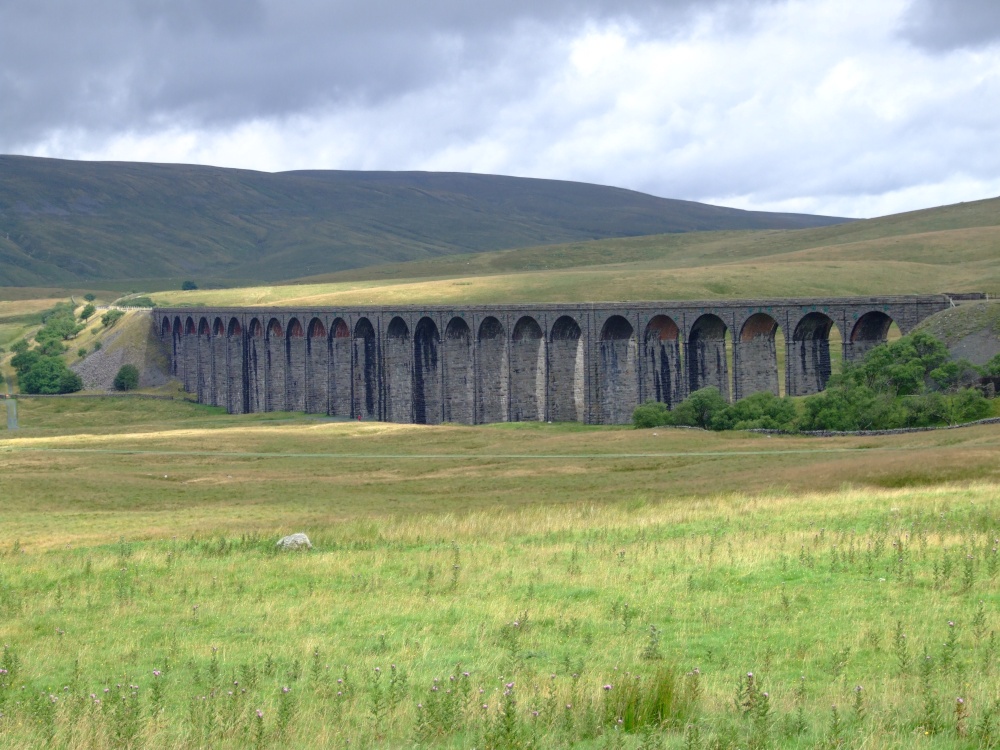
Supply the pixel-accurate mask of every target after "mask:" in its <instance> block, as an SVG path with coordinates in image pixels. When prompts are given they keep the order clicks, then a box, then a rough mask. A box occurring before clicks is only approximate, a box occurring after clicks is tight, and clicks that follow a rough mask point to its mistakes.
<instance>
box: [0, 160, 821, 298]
mask: <svg viewBox="0 0 1000 750" xmlns="http://www.w3.org/2000/svg"><path fill="white" fill-rule="evenodd" d="M830 221H834V220H832V219H824V218H821V217H809V216H800V215H789V214H764V213H754V212H746V211H738V210H735V209H728V208H720V207H715V206H706V205H704V204H698V203H692V202H688V201H671V200H666V199H661V198H656V197H653V196H649V195H644V194H641V193H636V192H632V191H628V190H622V189H618V188H610V187H602V186H597V185H586V184H582V183H570V182H559V181H554V180H529V179H521V178H513V177H501V176H495V175H468V174H446V173H388V172H382V173H365V172H286V173H281V174H266V173H261V172H251V171H248V170H233V169H218V168H213V167H198V166H188V165H162V164H124V163H98V162H67V161H61V160H54V159H36V158H28V157H11V156H0V284H8V285H41V284H52V283H65V284H70V283H73V282H74V281H78V280H81V279H118V280H122V279H133V280H135V282H134V285H135V286H136V287H137V288H142V289H150V288H170V287H177V286H179V285H180V280H181V279H189V278H195V279H196V280H198V281H199V282H204V281H205V280H206V279H228V280H232V279H256V280H273V279H282V278H288V277H290V276H301V275H305V274H309V273H322V272H329V271H332V270H335V269H343V268H356V267H360V266H366V265H372V264H377V263H386V262H393V261H402V260H414V259H426V258H433V257H435V256H439V255H446V254H454V253H461V252H473V251H481V250H493V249H498V248H505V247H521V246H525V245H537V244H543V243H544V244H550V243H556V242H565V241H571V240H577V239H593V238H601V237H614V236H632V235H639V234H652V233H658V232H677V231H691V230H703V229H722V228H753V227H758V228H759V227H800V226H816V225H821V224H826V223H829V222H830ZM156 284H160V285H162V286H159V287H156V286H155V285H156Z"/></svg>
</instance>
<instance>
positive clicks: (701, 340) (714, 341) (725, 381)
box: [687, 313, 730, 401]
mask: <svg viewBox="0 0 1000 750" xmlns="http://www.w3.org/2000/svg"><path fill="white" fill-rule="evenodd" d="M728 332H729V328H728V326H726V324H725V322H723V320H722V318H720V317H719V316H718V315H714V314H712V313H706V314H704V315H702V316H701V317H699V318H698V319H697V320H696V321H695V322H694V325H693V326H691V332H690V334H689V335H688V346H687V350H688V352H687V353H688V356H687V365H688V389H689V393H694V392H695V391H697V390H700V389H701V388H708V387H709V386H714V387H715V388H718V389H719V392H720V393H721V394H722V397H723V398H724V399H726V400H727V401H728V400H729V397H730V386H729V380H730V378H729V372H730V370H729V362H728V360H729V355H728V352H727V347H726V335H727V333H728Z"/></svg>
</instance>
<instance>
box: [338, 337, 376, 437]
mask: <svg viewBox="0 0 1000 750" xmlns="http://www.w3.org/2000/svg"><path fill="white" fill-rule="evenodd" d="M334 334H336V327H335V328H334ZM351 354H352V359H351V362H352V370H353V392H354V400H353V404H352V407H353V412H354V414H353V416H355V417H358V418H359V419H378V417H379V411H380V409H381V403H380V399H379V389H378V370H379V361H378V339H377V337H376V336H375V327H374V326H373V325H372V323H371V321H370V320H368V318H358V322H357V323H355V325H354V340H353V342H352V352H351Z"/></svg>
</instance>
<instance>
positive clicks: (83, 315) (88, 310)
mask: <svg viewBox="0 0 1000 750" xmlns="http://www.w3.org/2000/svg"><path fill="white" fill-rule="evenodd" d="M96 311H97V308H96V307H94V306H93V305H91V304H88V305H86V306H85V307H84V308H83V309H82V310H81V311H80V320H86V319H87V318H89V317H90V316H91V315H93V314H94V313H95V312H96Z"/></svg>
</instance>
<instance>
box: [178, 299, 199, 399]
mask: <svg viewBox="0 0 1000 750" xmlns="http://www.w3.org/2000/svg"><path fill="white" fill-rule="evenodd" d="M181 357H182V359H183V361H184V366H183V368H182V373H183V383H184V390H185V391H187V392H188V393H197V392H198V326H197V324H196V323H195V322H194V318H192V317H191V316H190V315H189V316H188V318H187V320H186V321H185V322H184V337H183V338H182V339H181Z"/></svg>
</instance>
